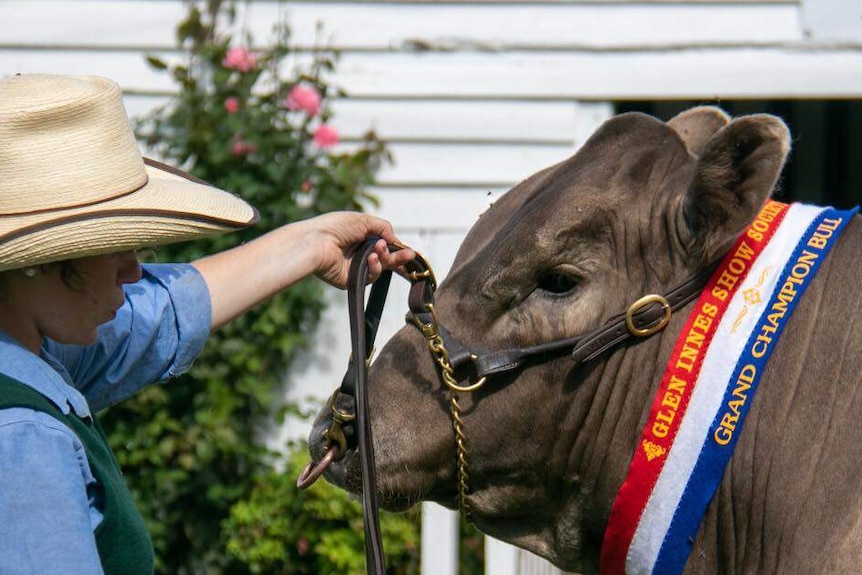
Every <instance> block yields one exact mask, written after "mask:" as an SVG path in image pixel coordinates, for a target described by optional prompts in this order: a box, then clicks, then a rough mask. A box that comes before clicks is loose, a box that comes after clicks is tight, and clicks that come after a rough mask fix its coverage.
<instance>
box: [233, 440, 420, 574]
mask: <svg viewBox="0 0 862 575" xmlns="http://www.w3.org/2000/svg"><path fill="white" fill-rule="evenodd" d="M307 461H308V455H307V448H305V446H302V445H300V446H299V447H298V448H296V449H294V450H293V452H292V453H291V454H290V457H289V458H288V461H287V467H286V469H285V471H284V472H283V473H277V472H271V473H270V474H268V475H266V476H264V477H262V478H261V480H260V481H259V482H258V483H257V484H256V485H255V489H254V491H253V492H252V494H251V496H250V497H249V498H248V499H246V500H244V501H242V502H240V503H238V504H237V505H235V506H234V508H233V509H232V510H231V516H230V519H229V520H228V521H227V522H226V523H225V527H226V529H225V531H226V532H227V533H230V534H231V536H230V539H229V540H228V544H227V546H228V551H229V552H230V553H231V555H233V556H234V557H236V558H238V559H240V560H242V561H243V562H245V563H246V564H248V565H249V567H250V569H251V571H252V573H269V574H279V575H364V574H365V551H364V539H363V536H362V532H363V527H362V508H361V506H360V505H359V503H358V502H357V501H356V500H354V499H352V498H349V497H348V496H347V495H346V494H345V493H344V492H343V491H341V490H339V489H336V488H335V487H333V486H331V485H329V484H328V483H325V482H323V481H321V482H318V483H316V484H315V485H314V487H312V488H311V489H308V490H306V491H302V490H300V489H298V488H297V487H296V481H295V478H296V477H297V476H298V475H299V472H300V471H301V469H302V467H303V466H304V465H305V463H307ZM380 528H381V533H382V535H383V545H384V549H385V550H386V564H387V572H388V573H389V574H390V575H414V574H417V573H418V572H419V537H420V535H419V529H418V517H416V516H414V515H411V514H399V515H395V514H387V513H382V514H381V517H380Z"/></svg>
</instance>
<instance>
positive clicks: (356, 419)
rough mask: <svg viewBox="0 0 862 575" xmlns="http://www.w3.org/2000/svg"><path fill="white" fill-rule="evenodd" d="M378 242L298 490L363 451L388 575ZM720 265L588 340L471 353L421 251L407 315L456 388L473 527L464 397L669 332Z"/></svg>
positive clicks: (356, 295)
mask: <svg viewBox="0 0 862 575" xmlns="http://www.w3.org/2000/svg"><path fill="white" fill-rule="evenodd" d="M377 240H378V238H369V239H368V240H367V241H366V242H365V244H363V246H362V248H361V249H360V250H359V251H357V253H356V254H355V255H354V256H353V258H352V261H351V266H350V274H349V278H348V287H347V291H348V307H349V314H350V334H351V350H352V355H351V360H350V363H349V364H348V368H347V373H345V375H344V378H343V379H342V382H341V386H340V387H339V389H337V390H336V391H335V393H333V395H332V397H331V398H330V400H329V407H330V411H331V413H332V424H331V426H330V428H329V429H328V430H327V431H326V432H325V434H324V439H325V449H326V454H325V455H324V457H323V458H322V459H321V461H319V462H311V463H309V464H308V466H306V468H305V469H304V470H303V472H302V473H301V474H300V477H299V478H298V480H297V485H298V486H299V487H300V488H301V489H305V488H307V487H309V486H310V485H311V484H312V483H314V482H315V481H316V480H317V479H318V477H320V475H322V474H323V472H324V471H325V470H326V468H327V467H328V466H329V464H331V463H332V462H333V461H338V460H340V459H342V458H343V457H344V456H345V454H346V453H347V451H348V450H350V449H356V450H357V451H358V454H359V461H360V469H361V478H362V507H363V526H364V530H365V555H366V568H367V572H368V573H369V575H384V573H385V568H384V563H383V545H382V537H381V535H380V521H379V515H378V506H377V488H376V480H375V466H374V446H373V443H372V437H371V426H370V421H369V419H368V395H367V388H366V385H367V368H368V365H369V364H370V361H371V354H372V352H373V346H374V339H375V337H376V335H377V328H378V327H379V325H380V318H381V316H382V314H383V306H384V304H385V301H386V293H387V291H388V289H389V283H390V280H391V277H392V272H389V271H387V272H384V273H383V274H381V276H380V278H379V279H378V280H377V281H376V282H375V283H374V284H373V285H372V287H371V294H370V295H369V298H368V305H367V308H366V307H365V304H364V295H365V285H366V283H367V280H368V263H367V262H368V256H369V255H370V254H371V253H372V252H373V251H374V245H375V243H376V242H377ZM403 247H404V246H399V245H390V246H389V249H390V250H391V251H397V250H399V249H402V248H403ZM712 267H713V266H710V267H709V268H708V269H707V270H705V271H702V272H701V273H699V274H697V275H695V276H692V277H691V278H689V279H688V280H686V281H685V282H683V283H682V284H680V285H679V286H677V287H676V288H674V289H672V290H671V291H669V292H667V293H666V294H664V295H657V294H650V295H646V296H644V297H642V298H640V299H638V300H637V301H636V302H634V303H633V304H631V305H630V306H629V308H628V310H627V311H626V312H625V313H622V314H619V315H616V316H613V317H611V318H610V319H608V321H607V322H606V323H605V324H604V325H602V326H601V327H599V328H597V329H594V330H592V331H590V332H587V333H585V334H582V335H578V336H574V337H569V338H564V339H560V340H556V341H552V342H548V343H544V344H540V345H536V346H532V347H522V348H518V347H513V348H510V349H506V350H503V351H497V352H485V351H480V350H472V349H470V348H468V347H467V346H465V345H464V344H462V343H461V342H460V341H459V340H457V339H456V338H455V337H453V336H452V334H450V333H449V332H448V331H447V330H446V329H445V328H443V326H441V325H440V324H439V322H438V321H437V315H436V312H435V309H434V293H435V291H436V290H437V281H436V279H435V277H434V272H433V270H432V269H431V267H430V265H428V262H427V261H426V260H425V258H423V257H422V256H421V255H419V254H418V253H417V254H416V258H414V259H413V260H411V261H410V262H408V263H407V264H406V265H405V266H404V271H403V272H402V275H403V276H404V277H405V278H406V279H407V280H408V281H410V283H411V284H412V285H411V288H410V294H409V298H408V304H409V309H410V311H409V312H408V314H407V321H408V322H410V323H412V324H413V325H414V326H416V327H417V328H418V329H419V330H420V331H421V332H422V334H423V336H424V337H425V339H426V341H427V343H428V348H429V350H430V353H431V356H432V358H433V359H434V361H435V363H436V364H437V366H438V368H439V369H440V374H441V377H442V378H443V381H444V383H446V385H447V387H448V389H449V403H450V411H451V416H452V423H453V429H454V432H455V440H456V447H457V469H458V504H459V507H460V508H461V511H462V513H463V514H464V516H465V517H466V518H467V520H468V521H469V520H470V518H471V517H470V515H471V510H470V506H469V503H468V501H467V495H468V494H469V476H468V473H467V453H468V450H467V447H466V443H467V442H466V436H465V434H464V431H463V421H462V420H461V416H460V413H461V410H460V406H459V404H458V398H459V394H460V393H466V392H470V391H474V390H476V389H479V388H480V387H482V386H483V385H484V384H485V383H486V381H487V380H488V378H492V377H494V376H498V375H500V374H504V373H508V372H511V371H514V370H517V369H520V368H521V367H523V366H524V365H525V364H526V363H527V362H528V361H530V360H540V361H547V360H549V359H552V358H553V357H555V356H558V355H559V354H560V353H562V352H564V351H568V350H571V357H572V359H573V360H574V361H575V362H576V363H582V362H586V361H590V360H592V359H594V358H596V357H597V356H599V355H601V354H602V353H604V352H605V351H608V350H609V349H611V348H613V347H615V346H617V345H620V344H622V343H624V342H626V341H627V340H628V339H630V338H643V337H649V336H651V335H653V334H654V333H657V332H658V331H661V330H662V329H663V328H664V327H665V326H666V325H667V324H668V322H669V321H670V317H671V314H672V312H673V311H676V310H678V309H679V308H681V307H683V306H685V305H686V304H688V303H689V302H691V301H692V300H693V299H695V298H696V297H697V296H698V294H699V293H700V291H701V290H702V289H703V287H704V286H705V285H706V282H707V281H708V279H709V276H710V274H711V272H712ZM360 356H361V357H362V358H364V361H363V362H362V363H361V364H358V365H357V362H356V361H355V358H357V357H360ZM456 374H459V375H462V376H466V378H467V381H468V383H466V384H461V383H460V381H459V380H458V379H457V376H456ZM470 381H472V383H470ZM339 396H341V397H346V398H348V400H350V401H351V402H352V403H353V405H352V407H351V408H350V409H349V410H342V409H340V408H338V407H337V405H336V402H337V399H338V398H339Z"/></svg>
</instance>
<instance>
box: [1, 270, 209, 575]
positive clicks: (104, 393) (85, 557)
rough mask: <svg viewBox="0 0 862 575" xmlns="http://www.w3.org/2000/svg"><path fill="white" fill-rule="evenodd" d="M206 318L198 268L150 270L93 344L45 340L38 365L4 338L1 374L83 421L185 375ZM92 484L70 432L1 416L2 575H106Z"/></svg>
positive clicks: (43, 419)
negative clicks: (150, 386)
mask: <svg viewBox="0 0 862 575" xmlns="http://www.w3.org/2000/svg"><path fill="white" fill-rule="evenodd" d="M210 319H211V310H210V298H209V293H208V291H207V288H206V284H205V283H204V281H203V278H202V277H201V276H200V274H199V273H198V272H197V270H195V268H193V267H192V266H190V265H168V264H156V265H146V266H144V273H143V278H142V279H141V281H139V282H137V283H135V284H132V285H129V286H126V303H125V305H124V306H123V307H122V308H121V309H120V310H119V311H118V313H117V317H116V318H115V319H114V320H113V321H111V322H110V323H107V324H105V325H102V326H100V328H99V333H98V339H97V341H96V343H94V344H92V345H89V346H86V347H82V346H73V345H62V344H59V343H56V342H53V341H50V340H46V341H45V343H44V345H43V347H42V350H41V353H40V355H38V356H37V355H35V354H33V353H32V352H30V351H28V350H27V349H25V348H24V347H22V346H21V345H20V344H19V343H18V342H17V341H15V340H14V339H13V338H11V337H10V336H8V335H7V334H5V333H3V332H2V331H0V371H2V372H3V373H5V374H6V375H8V376H9V377H12V378H14V379H17V380H19V381H21V382H23V383H25V384H26V385H28V386H30V387H32V388H33V389H35V390H36V391H38V392H39V393H41V394H42V395H44V396H45V397H47V398H48V399H49V400H50V401H52V402H53V403H54V404H56V405H57V407H58V408H59V409H60V410H61V411H62V412H63V413H69V412H72V413H75V414H77V415H79V416H87V415H90V414H91V413H92V412H94V411H99V410H101V409H103V408H106V407H108V406H110V405H113V404H115V403H118V402H120V401H122V400H124V399H126V398H128V397H130V396H132V395H134V394H135V392H137V391H138V390H140V389H141V388H143V387H145V386H147V385H148V384H151V383H153V382H156V381H160V380H164V379H168V378H170V377H172V376H175V375H178V374H180V373H183V372H184V371H186V370H187V369H188V368H189V367H190V366H191V364H192V362H193V361H194V359H195V357H197V355H198V354H199V353H200V351H201V349H202V348H203V346H204V344H205V342H206V339H207V336H208V335H209V330H210ZM94 484H95V480H94V478H93V475H92V473H91V472H90V467H89V464H88V463H87V457H86V455H85V453H84V448H83V446H82V445H81V442H80V441H79V440H78V438H77V436H76V435H75V434H74V433H72V431H71V430H70V429H69V428H67V427H66V426H64V425H63V424H62V423H60V422H58V421H57V420H55V419H53V418H52V417H50V416H48V415H46V414H44V413H41V412H35V411H33V410H29V409H24V408H8V409H2V410H0V575H44V574H51V575H66V574H68V575H83V574H86V575H100V574H102V573H103V571H102V567H101V564H100V562H99V555H98V552H97V551H96V542H95V537H94V535H93V530H94V529H95V528H96V527H97V526H98V525H99V523H100V522H101V520H102V514H101V511H100V510H99V508H98V506H97V505H96V503H95V501H94V498H93V492H94Z"/></svg>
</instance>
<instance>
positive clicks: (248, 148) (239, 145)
mask: <svg viewBox="0 0 862 575" xmlns="http://www.w3.org/2000/svg"><path fill="white" fill-rule="evenodd" d="M256 151H257V146H256V145H254V144H253V143H251V142H246V141H245V140H243V139H242V138H240V137H239V136H237V137H236V138H234V140H233V146H231V148H230V153H231V154H233V155H234V156H247V155H249V154H253V153H255V152H256Z"/></svg>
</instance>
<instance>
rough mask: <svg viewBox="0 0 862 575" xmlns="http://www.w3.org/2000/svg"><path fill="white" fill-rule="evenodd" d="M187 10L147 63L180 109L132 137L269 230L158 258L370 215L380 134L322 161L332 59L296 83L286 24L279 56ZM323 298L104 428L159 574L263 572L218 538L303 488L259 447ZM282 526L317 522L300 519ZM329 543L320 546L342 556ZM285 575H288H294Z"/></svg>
mask: <svg viewBox="0 0 862 575" xmlns="http://www.w3.org/2000/svg"><path fill="white" fill-rule="evenodd" d="M187 4H188V12H187V14H186V17H185V19H184V20H183V21H182V22H180V23H179V25H178V27H177V37H178V42H179V46H180V49H181V52H182V53H183V54H184V58H183V59H182V61H181V62H166V61H163V60H161V59H159V58H157V57H154V56H150V57H149V58H148V61H149V63H150V64H151V66H152V67H153V68H155V69H156V70H159V71H161V72H162V73H165V74H169V75H170V77H171V78H172V79H173V80H174V82H175V83H176V87H177V95H176V96H175V97H174V98H172V99H171V100H170V101H169V103H168V104H166V105H165V106H164V107H162V108H160V109H158V110H156V111H155V112H154V113H153V114H152V115H150V116H149V117H147V118H145V119H143V120H142V121H141V122H139V125H138V134H139V137H140V138H141V139H142V141H143V142H144V143H145V144H146V145H147V146H148V147H149V148H150V149H151V150H152V152H153V154H154V155H156V156H159V157H161V158H162V159H164V161H166V162H168V163H171V164H174V165H178V166H182V167H183V168H184V169H186V170H188V171H190V172H191V173H193V174H194V175H196V176H197V177H200V178H202V179H204V180H206V181H208V182H210V183H212V184H213V185H215V186H218V187H220V188H223V189H226V190H231V191H234V192H236V193H238V194H239V195H241V196H242V197H243V198H245V199H247V200H248V201H249V202H251V203H252V204H253V205H255V206H256V207H257V208H258V210H259V211H260V221H259V223H258V224H257V225H255V226H253V227H252V228H251V229H249V230H245V231H242V232H237V233H233V234H228V235H225V236H219V237H215V238H211V239H205V240H200V241H196V242H189V243H184V244H176V245H171V246H165V247H163V248H161V250H160V253H159V258H160V259H162V260H164V261H191V260H193V259H195V258H198V257H201V256H203V255H206V254H209V253H213V252H216V251H221V250H224V249H228V248H230V247H232V246H234V245H237V244H239V243H241V242H245V241H248V240H250V239H252V238H254V237H256V236H258V235H260V234H262V233H264V232H265V231H267V230H269V229H273V228H275V227H278V226H281V225H284V224H286V223H289V222H292V221H296V220H299V219H305V218H308V217H311V216H314V215H317V214H320V213H323V212H327V211H332V210H343V209H348V210H359V209H361V208H362V206H363V204H365V203H367V202H368V201H369V200H371V198H370V196H368V195H367V193H366V186H367V185H368V184H370V183H372V182H373V176H374V172H375V171H376V169H377V168H378V166H379V164H380V162H381V161H383V160H385V159H386V158H387V155H386V150H385V148H384V146H383V144H382V143H381V142H379V141H378V140H376V139H375V138H374V137H373V135H370V136H368V137H367V139H366V140H365V141H364V142H361V143H358V144H357V145H355V146H352V147H351V151H348V152H340V153H335V152H334V151H333V150H334V148H331V147H328V146H329V145H330V144H331V143H332V142H331V138H330V140H329V141H327V140H319V141H318V142H317V145H316V144H315V141H316V139H315V136H316V135H318V133H319V130H320V127H321V126H322V125H325V124H327V123H328V121H329V119H330V116H331V112H330V110H329V108H328V102H329V100H330V98H331V97H332V96H335V95H337V94H336V90H335V89H334V88H332V87H331V86H330V85H329V84H328V82H327V80H326V74H328V73H329V72H331V71H332V70H333V69H334V66H335V63H334V61H333V59H332V57H331V56H328V55H326V54H324V53H322V52H321V53H318V54H314V55H313V58H312V62H311V64H310V65H309V66H308V67H307V68H305V69H299V70H296V71H294V72H292V73H291V75H290V76H289V77H288V76H286V71H285V70H286V68H287V63H288V62H289V61H290V57H291V56H292V52H291V49H290V47H289V30H288V28H287V26H286V25H280V26H278V27H277V29H276V31H275V34H276V39H275V41H274V43H273V45H272V47H270V48H266V49H260V50H256V51H251V50H249V49H246V48H245V47H246V46H250V45H251V41H252V39H251V38H248V37H245V38H235V37H234V36H232V35H231V34H226V33H223V32H222V31H221V29H222V28H223V27H224V26H225V25H226V24H230V23H231V18H232V17H233V7H232V5H230V4H223V2H222V1H221V0H208V1H206V2H192V1H190V2H188V3H187ZM296 86H300V87H301V88H302V89H304V90H305V91H306V95H308V94H309V93H311V92H314V93H316V94H319V96H320V97H321V102H320V106H319V109H317V108H315V107H313V106H311V105H309V104H308V103H306V105H305V108H297V107H296V106H290V107H289V106H288V105H287V98H288V95H289V94H290V93H291V90H293V89H294V88H295V87H296ZM312 104H313V102H312ZM291 108H292V109H291ZM329 135H330V136H331V135H332V133H331V132H330V133H329ZM321 296H322V288H321V283H320V282H318V281H317V280H313V279H312V280H307V281H304V282H302V283H300V284H298V285H295V286H293V287H292V288H290V289H289V290H287V291H286V292H284V293H282V294H280V295H278V296H276V297H275V298H273V299H272V300H271V301H270V302H268V303H266V304H261V305H259V306H257V307H256V308H254V309H252V310H251V311H249V312H247V313H246V314H245V315H243V316H242V317H241V318H239V319H237V320H236V321H234V322H232V323H231V324H230V325H228V326H225V327H224V328H222V329H221V330H220V331H219V332H218V333H216V334H214V335H213V336H212V338H211V339H210V341H209V343H208V345H207V347H206V349H205V350H204V352H203V354H202V355H201V357H200V358H199V359H198V360H197V362H196V364H195V366H194V367H193V369H192V370H191V372H190V373H189V374H187V375H185V376H183V377H182V378H181V379H179V380H177V381H173V382H171V383H169V384H167V385H158V386H152V387H150V388H149V389H147V390H144V391H143V392H141V393H140V394H138V395H137V396H136V397H135V398H133V399H131V400H129V401H127V402H125V403H123V404H122V405H120V406H116V407H114V408H112V409H111V410H109V411H108V412H106V413H105V414H103V416H102V420H103V422H104V425H105V428H106V429H107V430H108V431H109V439H110V441H111V444H112V445H113V446H114V448H115V451H116V453H117V456H118V459H119V460H120V464H121V465H122V467H123V469H124V472H125V474H126V477H127V479H128V481H129V484H130V487H131V488H132V490H133V493H134V494H135V496H136V498H137V500H138V503H139V506H140V508H141V510H142V512H143V513H144V515H145V517H146V518H147V520H148V523H149V526H150V529H151V533H152V535H153V539H154V544H155V546H156V555H157V557H158V563H157V573H159V574H162V573H164V574H168V573H170V574H171V575H183V574H206V575H210V574H225V575H227V574H234V573H236V574H241V573H249V572H263V571H262V570H261V569H263V567H258V566H260V565H263V563H261V560H259V559H255V558H253V557H252V556H251V555H247V554H242V553H239V552H234V553H233V556H231V555H230V554H228V553H227V550H226V542H228V541H232V542H235V541H237V537H238V535H237V534H235V533H231V532H225V531H224V527H225V526H227V528H228V529H232V528H234V527H236V528H239V526H240V525H242V526H243V529H252V526H251V525H250V524H248V523H242V524H241V523H240V522H239V519H236V518H235V519H233V520H231V521H230V522H227V523H225V520H226V519H227V518H228V516H229V510H230V509H231V508H232V507H234V506H236V508H237V509H238V510H241V509H242V508H243V507H242V506H243V505H246V506H248V507H247V509H249V510H250V509H252V507H253V506H254V505H253V499H249V498H255V497H265V496H267V494H270V493H275V492H276V491H278V490H279V489H280V487H279V486H280V485H281V484H282V483H284V482H290V481H293V480H294V478H293V477H291V476H286V475H284V474H278V473H275V472H273V471H272V469H273V464H274V461H275V455H274V454H272V453H270V452H269V451H268V450H267V449H266V448H265V447H264V446H263V445H261V443H260V441H259V439H260V437H261V432H262V431H263V430H264V429H265V428H266V427H267V426H268V425H271V424H273V423H276V422H277V421H276V420H277V417H276V416H275V414H276V413H280V412H283V410H284V406H282V405H280V399H279V398H281V397H283V391H284V390H283V389H282V385H283V384H282V380H283V379H284V374H285V372H286V369H287V367H288V365H289V363H290V361H291V359H292V358H293V357H294V356H295V354H296V352H297V351H298V350H299V349H301V348H302V346H303V345H305V344H306V343H307V339H306V338H307V335H308V334H309V333H311V332H312V331H313V329H314V327H315V325H316V322H317V321H318V319H319V317H320V313H321V310H322V308H323V303H322V298H321ZM237 513H238V514H240V516H241V511H237ZM264 519H265V520H266V521H275V518H274V517H266V518H261V520H262V521H263V520H264ZM284 520H285V521H294V520H295V521H303V522H307V521H310V520H305V519H302V517H301V513H299V512H298V511H297V513H295V514H294V513H291V514H289V515H287V516H285V517H284ZM304 524H305V523H304ZM261 528H262V529H263V528H266V529H269V527H268V526H266V525H265V526H262V527H261ZM319 532H320V533H321V534H323V533H324V532H325V529H320V530H319ZM299 533H300V531H298V530H296V529H295V527H290V530H289V531H283V530H282V531H279V530H278V529H275V531H272V537H270V538H267V539H266V540H265V542H264V541H263V540H262V541H261V542H260V543H261V548H262V547H263V546H265V545H269V546H271V548H272V549H276V548H279V546H283V547H284V548H285V549H287V548H292V549H295V548H296V545H297V544H298V540H297V539H293V540H287V539H281V537H282V536H284V537H288V536H290V537H294V536H297V537H298V536H299V535H298V534H299ZM342 536H343V535H342ZM306 537H307V538H308V536H307V535H306ZM332 537H335V536H331V537H330V538H328V539H321V541H320V542H319V543H314V545H315V546H326V545H329V546H333V545H335V542H334V541H333V539H332ZM309 540H310V538H309ZM233 545H234V546H235V545H236V543H233ZM404 545H407V543H406V539H405V543H404ZM260 552H261V553H263V551H260ZM271 552H272V551H271ZM350 553H352V551H351V552H350ZM330 554H331V555H332V556H336V555H337V554H336V553H334V552H333V553H330ZM360 557H361V555H360ZM278 572H279V573H294V571H289V570H288V568H287V567H284V568H283V569H282V570H280V571H278ZM295 572H296V573H301V572H304V571H295Z"/></svg>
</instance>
